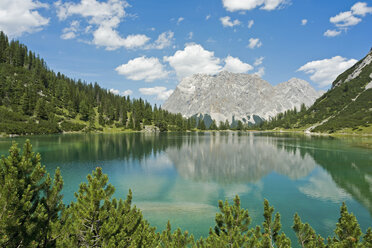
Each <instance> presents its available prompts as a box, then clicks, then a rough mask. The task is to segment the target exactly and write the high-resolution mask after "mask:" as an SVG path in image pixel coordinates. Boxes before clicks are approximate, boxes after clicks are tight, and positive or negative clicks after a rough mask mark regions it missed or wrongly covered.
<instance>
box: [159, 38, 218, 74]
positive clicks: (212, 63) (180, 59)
mask: <svg viewBox="0 0 372 248" xmlns="http://www.w3.org/2000/svg"><path fill="white" fill-rule="evenodd" d="M164 61H165V62H168V63H169V65H170V66H171V67H172V68H173V69H174V70H175V71H176V74H177V77H178V78H179V79H182V78H184V77H187V76H190V75H192V74H195V73H206V74H216V73H218V72H219V71H220V70H221V65H220V62H221V60H220V59H219V58H217V57H215V56H214V52H211V51H207V50H205V49H204V48H203V47H202V46H201V45H199V44H193V43H191V44H186V46H185V48H184V49H183V50H178V51H176V52H175V54H174V55H173V56H168V57H167V56H166V57H164Z"/></svg>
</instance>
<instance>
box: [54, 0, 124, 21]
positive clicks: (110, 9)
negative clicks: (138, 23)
mask: <svg viewBox="0 0 372 248" xmlns="http://www.w3.org/2000/svg"><path fill="white" fill-rule="evenodd" d="M55 5H56V7H57V16H58V18H59V19H60V20H65V19H66V18H68V17H70V16H72V15H80V16H82V17H85V18H90V19H89V23H90V24H97V25H100V24H102V23H107V22H112V21H113V19H116V20H115V21H119V20H117V19H120V18H122V17H124V15H125V8H126V7H128V6H129V5H128V3H127V2H126V1H123V0H107V1H106V2H99V1H97V0H80V3H75V2H65V3H62V2H61V0H59V1H57V2H56V3H55Z"/></svg>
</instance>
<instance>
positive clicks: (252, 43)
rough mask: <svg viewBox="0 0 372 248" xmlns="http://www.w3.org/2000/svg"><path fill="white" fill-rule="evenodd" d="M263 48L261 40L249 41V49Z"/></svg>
mask: <svg viewBox="0 0 372 248" xmlns="http://www.w3.org/2000/svg"><path fill="white" fill-rule="evenodd" d="M261 46H262V42H261V41H260V39H259V38H250V39H249V44H248V47H249V48H250V49H254V48H258V47H261Z"/></svg>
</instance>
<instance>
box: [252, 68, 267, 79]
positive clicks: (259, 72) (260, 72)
mask: <svg viewBox="0 0 372 248" xmlns="http://www.w3.org/2000/svg"><path fill="white" fill-rule="evenodd" d="M254 75H257V76H259V77H263V75H265V67H260V68H258V71H256V72H255V73H254Z"/></svg>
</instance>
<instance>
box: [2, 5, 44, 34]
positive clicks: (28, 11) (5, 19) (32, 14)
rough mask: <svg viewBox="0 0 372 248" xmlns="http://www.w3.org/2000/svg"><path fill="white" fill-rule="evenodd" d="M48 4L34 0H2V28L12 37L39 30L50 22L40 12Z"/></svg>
mask: <svg viewBox="0 0 372 248" xmlns="http://www.w3.org/2000/svg"><path fill="white" fill-rule="evenodd" d="M47 7H48V5H47V4H44V3H41V2H39V1H34V0H2V1H0V30H2V31H3V32H5V33H6V34H7V35H9V36H10V37H19V36H21V35H22V34H24V33H33V32H38V31H40V30H42V29H43V27H44V26H46V25H47V24H48V23H49V18H45V17H43V16H42V15H40V13H39V12H38V9H40V8H47Z"/></svg>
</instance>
